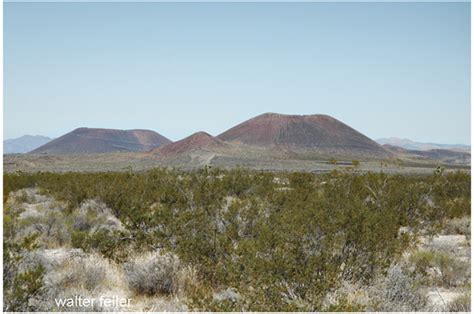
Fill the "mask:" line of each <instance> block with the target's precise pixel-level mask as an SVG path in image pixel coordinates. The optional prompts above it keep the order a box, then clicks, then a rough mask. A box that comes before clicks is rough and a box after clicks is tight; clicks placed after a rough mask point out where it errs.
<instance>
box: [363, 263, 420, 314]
mask: <svg viewBox="0 0 474 314" xmlns="http://www.w3.org/2000/svg"><path fill="white" fill-rule="evenodd" d="M371 299H372V301H371V304H370V307H369V310H373V311H382V312H396V311H403V312H411V311H423V309H424V308H425V307H426V305H427V299H426V297H425V296H424V295H423V294H422V293H421V291H419V289H417V286H416V282H415V280H414V279H413V278H412V277H411V276H410V274H409V272H408V271H407V268H406V265H403V264H396V265H394V266H393V267H391V268H390V269H389V270H388V272H387V275H386V277H384V278H382V279H380V280H379V282H377V284H376V285H374V287H372V292H371Z"/></svg>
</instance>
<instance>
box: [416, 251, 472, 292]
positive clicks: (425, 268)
mask: <svg viewBox="0 0 474 314" xmlns="http://www.w3.org/2000/svg"><path fill="white" fill-rule="evenodd" d="M410 262H411V263H413V265H414V266H415V272H416V273H418V274H420V275H421V276H422V278H425V280H431V281H433V282H434V283H436V284H442V285H444V286H448V287H456V286H462V285H464V284H465V283H467V282H468V281H469V278H470V265H469V262H465V261H462V260H458V259H456V258H454V257H452V256H450V255H448V254H447V253H444V252H439V251H418V252H415V253H414V254H412V255H411V256H410ZM429 273H430V276H428V275H429ZM429 277H432V278H431V279H430V278H429Z"/></svg>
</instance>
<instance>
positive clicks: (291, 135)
mask: <svg viewBox="0 0 474 314" xmlns="http://www.w3.org/2000/svg"><path fill="white" fill-rule="evenodd" d="M218 138H219V139H220V140H223V141H226V142H235V143H242V144H246V145H250V146H258V147H264V148H268V149H270V148H282V149H286V150H291V151H294V152H297V153H298V154H300V155H301V156H303V155H307V156H308V157H309V156H311V155H313V154H319V155H326V156H331V155H334V156H343V157H347V158H353V157H367V158H387V157H390V156H391V153H390V152H388V151H387V150H385V149H384V148H383V147H382V146H381V145H379V144H378V143H376V142H375V141H373V140H371V139H370V138H368V137H367V136H365V135H363V134H361V133H360V132H358V131H356V130H354V129H353V128H351V127H349V126H347V125H346V124H344V123H342V122H340V121H338V120H337V119H335V118H333V117H331V116H328V115H283V114H276V113H265V114H262V115H259V116H257V117H255V118H253V119H250V120H247V121H245V122H243V123H241V124H239V125H237V126H235V127H233V128H231V129H229V130H227V131H226V132H224V133H222V134H220V135H219V136H218Z"/></svg>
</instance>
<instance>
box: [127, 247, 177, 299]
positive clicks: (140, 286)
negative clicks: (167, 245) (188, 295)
mask: <svg viewBox="0 0 474 314" xmlns="http://www.w3.org/2000/svg"><path fill="white" fill-rule="evenodd" d="M179 266H180V263H179V259H178V258H177V257H176V256H175V255H173V254H170V253H164V254H163V253H161V252H149V253H146V254H143V255H141V256H138V257H135V258H134V259H132V260H130V261H129V262H127V263H125V265H124V271H125V277H126V279H127V282H128V285H129V287H130V289H131V290H132V291H133V292H134V293H136V294H145V295H155V294H172V293H176V292H177V291H178V290H179V282H180V281H182V278H181V280H180V277H179V274H180V272H179Z"/></svg>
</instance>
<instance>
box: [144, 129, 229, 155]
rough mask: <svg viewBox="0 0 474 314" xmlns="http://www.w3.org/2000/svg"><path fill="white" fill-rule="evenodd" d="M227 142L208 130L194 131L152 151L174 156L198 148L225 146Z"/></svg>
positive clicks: (157, 153)
mask: <svg viewBox="0 0 474 314" xmlns="http://www.w3.org/2000/svg"><path fill="white" fill-rule="evenodd" d="M225 147H226V144H225V143H224V142H222V141H221V140H219V139H217V138H215V137H213V136H212V135H210V134H208V133H206V132H202V131H201V132H197V133H194V134H192V135H190V136H188V137H186V138H184V139H182V140H180V141H177V142H174V143H170V144H167V145H164V146H161V147H158V148H155V149H154V150H153V151H152V153H153V154H156V155H157V156H163V157H174V156H177V155H182V154H186V153H190V152H193V151H196V150H206V149H220V148H225Z"/></svg>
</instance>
